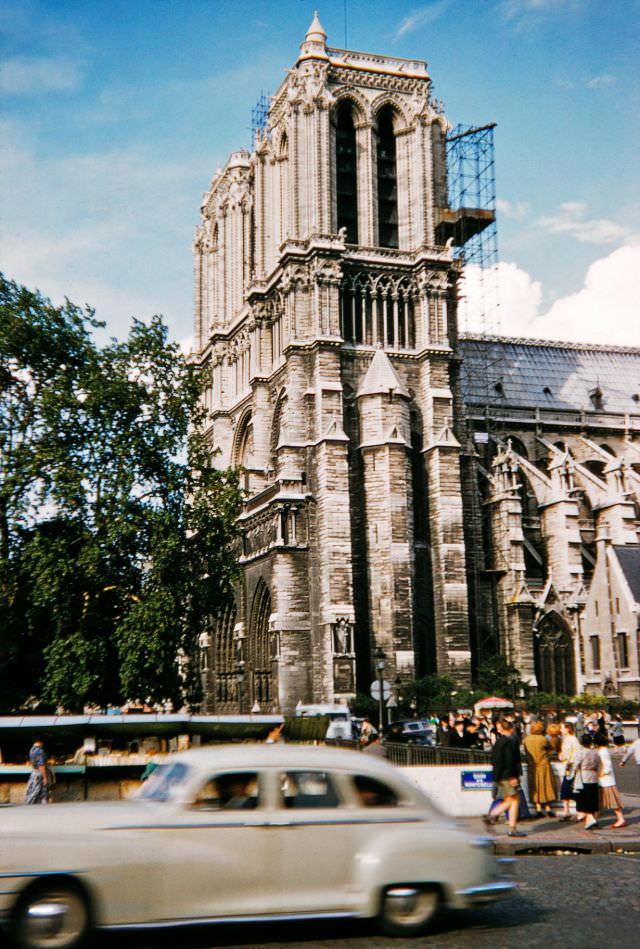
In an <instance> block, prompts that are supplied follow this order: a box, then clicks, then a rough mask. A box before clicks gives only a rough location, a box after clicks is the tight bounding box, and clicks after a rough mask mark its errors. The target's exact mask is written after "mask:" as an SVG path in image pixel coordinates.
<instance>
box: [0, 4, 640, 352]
mask: <svg viewBox="0 0 640 949" xmlns="http://www.w3.org/2000/svg"><path fill="white" fill-rule="evenodd" d="M313 6H314V4H313V3H312V2H311V3H307V2H306V0H279V2H266V0H235V2H233V3H230V2H227V0H173V2H171V0H131V2H122V0H111V2H103V0H76V2H71V0H70V2H65V0H57V2H40V0H19V2H15V0H5V2H4V5H3V8H2V12H1V13H0V28H1V44H2V45H1V50H0V52H1V63H0V96H1V99H0V104H1V110H2V112H1V118H0V121H1V123H2V125H1V128H0V131H1V133H2V137H1V145H0V171H1V172H2V179H1V184H0V202H1V212H0V213H1V218H0V241H1V253H2V256H1V258H0V260H1V267H2V269H3V270H4V271H5V273H6V274H7V275H8V276H10V277H12V278H14V279H16V280H18V281H19V282H21V283H25V284H27V285H28V286H30V287H38V288H39V289H40V290H41V291H42V292H43V293H45V294H46V295H48V296H51V297H52V298H53V299H55V300H60V299H62V297H63V296H64V295H65V294H66V295H67V296H69V297H70V298H71V299H72V300H73V301H74V302H77V303H85V302H86V303H90V304H91V305H93V306H94V307H95V308H96V310H97V315H98V316H99V317H101V318H102V319H105V320H106V321H107V323H108V329H109V332H110V333H112V334H114V335H118V336H122V335H124V334H125V333H126V330H127V327H128V325H129V323H130V319H131V317H132V316H137V317H139V318H142V319H145V318H148V317H149V316H150V315H151V314H153V313H156V312H160V313H163V314H164V315H165V317H166V319H167V322H168V323H169V326H170V328H171V332H172V334H173V335H174V337H175V338H176V339H184V338H185V337H188V336H189V335H190V333H191V325H192V272H193V268H192V257H191V241H192V237H193V231H194V228H195V226H196V224H197V222H198V209H199V203H200V199H201V196H202V193H203V192H204V191H205V190H206V188H207V186H208V184H209V181H210V179H211V177H212V176H213V174H214V172H215V170H216V168H217V167H218V166H220V165H222V164H223V163H224V161H225V159H226V157H227V155H228V153H229V151H231V150H233V149H236V148H238V147H247V146H248V145H249V143H250V134H249V126H250V113H251V108H252V106H253V105H254V104H255V102H256V100H257V98H258V96H259V95H260V93H261V92H265V93H269V92H270V93H273V92H275V90H276V89H277V87H278V86H279V84H280V82H281V81H282V78H283V76H284V73H285V70H286V69H287V68H289V67H290V66H291V65H293V63H294V62H295V59H296V56H297V53H298V49H299V44H300V42H301V41H302V39H303V37H304V34H305V32H306V30H307V28H308V26H309V23H310V21H311V18H312V15H313ZM317 6H318V7H319V15H320V19H321V21H322V23H323V25H324V27H325V29H326V31H327V34H328V43H329V45H333V46H338V47H343V46H344V45H345V9H346V30H347V45H348V47H349V48H352V49H362V50H367V51H371V52H378V53H383V54H388V55H397V56H403V57H411V58H414V57H415V58H420V59H426V60H427V62H428V65H429V73H430V75H431V77H432V79H433V82H434V92H435V95H436V96H437V98H439V99H442V100H443V101H444V104H445V108H446V114H447V117H448V119H449V121H450V122H451V123H452V124H453V125H455V124H457V123H458V122H462V123H463V124H465V125H472V124H483V123H485V122H490V121H494V122H497V123H498V127H497V129H496V137H495V142H496V180H497V194H498V206H499V212H500V213H499V232H498V236H499V250H500V258H501V261H502V263H501V265H500V269H499V274H498V277H499V285H500V292H501V301H502V302H501V308H500V313H501V317H500V328H501V330H502V332H503V333H509V334H514V335H529V336H547V335H549V336H556V337H560V338H565V339H574V340H577V341H600V342H612V343H622V344H627V345H640V329H639V326H640V318H639V316H638V314H639V313H640V236H639V231H640V225H638V221H639V220H640V189H639V170H638V169H639V166H640V163H639V162H638V155H639V154H640V147H639V146H640V142H639V138H640V136H639V127H640V122H639V118H640V88H639V87H640V82H639V78H640V76H639V71H640V70H639V67H638V60H639V57H638V46H639V39H640V0H431V2H429V3H420V2H404V0H395V2H393V3H390V2H388V0H346V4H345V2H344V0H324V2H321V0H318V2H317ZM472 277H473V275H472V274H470V277H469V292H470V293H472V292H473V279H472ZM468 319H469V325H470V327H473V325H474V323H473V320H474V313H473V306H472V304H471V303H470V306H469V313H468Z"/></svg>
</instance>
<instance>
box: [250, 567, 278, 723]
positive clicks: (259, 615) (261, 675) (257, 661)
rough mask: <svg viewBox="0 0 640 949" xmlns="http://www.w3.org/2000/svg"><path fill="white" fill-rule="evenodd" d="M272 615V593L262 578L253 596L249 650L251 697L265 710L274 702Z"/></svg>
mask: <svg viewBox="0 0 640 949" xmlns="http://www.w3.org/2000/svg"><path fill="white" fill-rule="evenodd" d="M270 616H271V594H270V593H269V588H268V587H267V585H266V583H264V581H262V580H261V581H260V583H259V584H258V587H257V589H256V592H255V595H254V597H253V609H252V610H251V632H250V641H249V650H250V663H251V667H252V670H253V672H252V696H251V697H252V700H253V702H254V703H255V702H257V703H258V705H259V706H260V708H261V710H262V711H263V712H264V711H268V710H269V709H270V708H271V706H272V704H273V672H272V659H273V649H272V648H271V647H272V644H271V634H270V631H269V617H270Z"/></svg>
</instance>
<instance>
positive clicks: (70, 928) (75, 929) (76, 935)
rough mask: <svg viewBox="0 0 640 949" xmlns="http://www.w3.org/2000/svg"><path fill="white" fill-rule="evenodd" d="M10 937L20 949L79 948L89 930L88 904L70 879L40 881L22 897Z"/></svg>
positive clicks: (13, 918) (15, 912)
mask: <svg viewBox="0 0 640 949" xmlns="http://www.w3.org/2000/svg"><path fill="white" fill-rule="evenodd" d="M11 922H12V925H11V935H12V937H13V939H14V941H15V943H16V945H18V946H20V949H79V947H80V946H83V945H85V944H86V939H87V936H88V934H89V930H90V928H91V916H90V911H89V904H88V901H87V898H86V896H85V894H84V893H83V892H82V890H81V889H80V887H79V886H77V885H76V884H75V883H73V881H72V880H62V879H61V880H51V881H48V880H39V881H38V882H37V883H34V884H33V886H31V887H29V889H28V890H27V891H26V892H25V893H24V894H23V895H22V897H21V898H20V900H19V901H18V903H17V904H16V907H15V910H14V912H13V916H12V921H11Z"/></svg>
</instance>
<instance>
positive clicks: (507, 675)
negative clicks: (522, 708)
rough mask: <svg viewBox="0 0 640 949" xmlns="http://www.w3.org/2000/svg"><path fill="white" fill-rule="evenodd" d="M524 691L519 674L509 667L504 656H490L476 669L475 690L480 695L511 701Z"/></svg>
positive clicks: (513, 667)
mask: <svg viewBox="0 0 640 949" xmlns="http://www.w3.org/2000/svg"><path fill="white" fill-rule="evenodd" d="M525 689H526V685H525V683H524V682H523V681H522V680H521V678H520V672H519V671H518V669H516V667H515V666H512V665H510V664H509V663H508V662H507V660H506V659H505V658H504V656H501V655H496V656H491V658H490V659H486V660H485V661H484V662H483V663H482V664H481V665H480V666H479V667H478V675H477V690H478V692H479V693H480V694H481V695H497V696H501V697H502V698H510V699H512V698H514V697H516V696H518V695H520V694H524V690H525Z"/></svg>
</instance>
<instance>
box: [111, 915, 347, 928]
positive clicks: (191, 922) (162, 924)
mask: <svg viewBox="0 0 640 949" xmlns="http://www.w3.org/2000/svg"><path fill="white" fill-rule="evenodd" d="M357 917H358V913H354V912H336V913H264V914H262V913H258V914H255V915H250V916H198V917H194V918H193V919H160V920H156V921H155V922H152V923H107V924H104V925H101V926H98V927H97V928H98V929H100V930H104V931H107V930H108V931H109V932H114V931H116V930H127V929H163V928H167V929H170V928H171V929H172V928H175V927H177V926H201V925H207V926H212V925H215V924H217V923H220V924H221V925H228V924H229V923H270V922H274V923H288V922H301V921H304V920H306V919H355V918H357Z"/></svg>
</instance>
